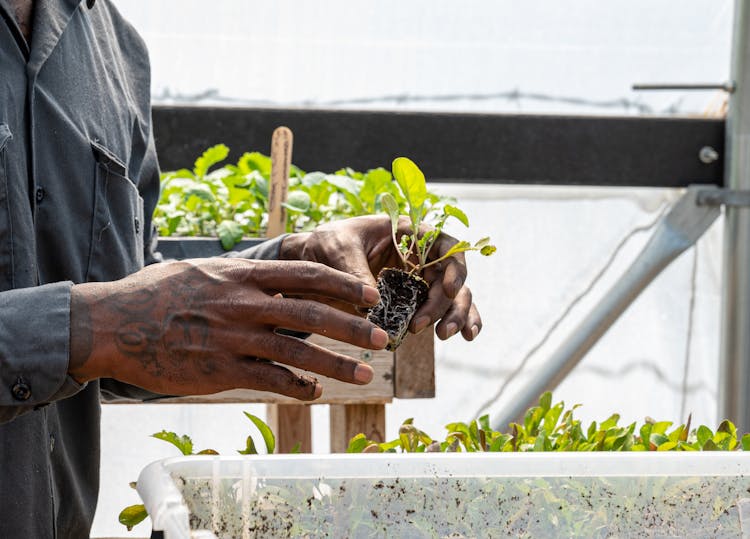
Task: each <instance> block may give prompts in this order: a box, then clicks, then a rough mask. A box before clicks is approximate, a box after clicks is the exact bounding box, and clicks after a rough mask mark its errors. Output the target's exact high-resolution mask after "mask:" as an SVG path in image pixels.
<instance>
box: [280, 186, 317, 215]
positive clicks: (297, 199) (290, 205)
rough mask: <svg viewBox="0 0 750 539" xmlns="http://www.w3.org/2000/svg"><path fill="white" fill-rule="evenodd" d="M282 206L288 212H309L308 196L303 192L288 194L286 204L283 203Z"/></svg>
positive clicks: (309, 202)
mask: <svg viewBox="0 0 750 539" xmlns="http://www.w3.org/2000/svg"><path fill="white" fill-rule="evenodd" d="M282 206H284V207H285V208H286V209H288V210H290V211H294V212H299V213H305V212H307V211H309V210H310V206H311V201H310V195H308V194H307V193H305V192H304V191H292V192H290V193H289V195H288V196H287V200H286V202H284V203H283V204H282Z"/></svg>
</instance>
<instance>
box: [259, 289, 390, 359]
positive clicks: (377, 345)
mask: <svg viewBox="0 0 750 539" xmlns="http://www.w3.org/2000/svg"><path fill="white" fill-rule="evenodd" d="M260 319H261V321H262V322H263V323H265V324H267V325H269V326H272V327H274V328H276V327H281V328H285V329H292V330H295V331H304V332H308V333H317V334H319V335H325V336H326V337H329V338H331V339H335V340H337V341H342V342H347V343H349V344H353V345H355V346H359V347H361V348H370V349H374V350H379V349H381V348H384V347H385V345H386V344H388V334H387V333H386V332H385V331H384V330H382V329H381V328H379V327H378V326H376V325H375V324H373V323H372V322H368V321H367V320H365V319H364V318H361V317H359V316H354V315H351V314H348V313H345V312H343V311H340V310H338V309H335V308H334V307H331V306H329V305H326V304H324V303H320V302H317V301H310V300H307V299H296V298H284V297H279V296H275V297H273V298H271V300H270V301H269V302H268V303H267V304H266V306H265V309H264V312H263V313H262V314H261V316H260Z"/></svg>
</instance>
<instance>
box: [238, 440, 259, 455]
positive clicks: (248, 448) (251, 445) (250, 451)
mask: <svg viewBox="0 0 750 539" xmlns="http://www.w3.org/2000/svg"><path fill="white" fill-rule="evenodd" d="M237 452H238V453H239V454H240V455H257V454H258V450H257V449H256V447H255V440H253V437H252V436H248V437H247V440H245V449H238V450H237Z"/></svg>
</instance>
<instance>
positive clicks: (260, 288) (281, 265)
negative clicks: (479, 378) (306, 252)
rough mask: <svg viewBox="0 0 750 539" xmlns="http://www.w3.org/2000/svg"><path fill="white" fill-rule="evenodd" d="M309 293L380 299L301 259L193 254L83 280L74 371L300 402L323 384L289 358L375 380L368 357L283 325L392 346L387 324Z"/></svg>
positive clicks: (329, 372)
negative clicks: (114, 277) (113, 277)
mask: <svg viewBox="0 0 750 539" xmlns="http://www.w3.org/2000/svg"><path fill="white" fill-rule="evenodd" d="M306 295H310V296H311V297H316V296H317V297H319V296H327V297H329V298H332V299H334V300H336V301H338V302H341V301H343V302H346V303H350V304H352V305H355V306H360V307H368V306H372V305H374V304H375V303H377V301H378V293H377V290H376V289H375V288H373V287H371V286H367V285H365V284H363V283H362V282H361V281H360V280H359V279H357V278H356V277H353V276H351V275H348V274H346V273H343V272H340V271H337V270H334V269H331V268H329V267H327V266H325V265H322V264H317V263H313V262H297V261H258V260H242V259H238V258H231V259H225V258H215V259H199V260H187V261H182V262H169V263H163V264H154V265H151V266H148V267H146V268H144V269H143V270H141V271H139V272H137V273H135V274H133V275H131V276H129V277H126V278H124V279H122V280H119V281H114V282H108V283H86V284H80V285H75V286H74V287H73V289H72V293H71V307H70V309H71V330H70V333H71V336H70V365H69V373H70V375H71V376H72V377H73V378H74V379H76V380H78V381H79V382H85V381H88V380H92V379H95V378H114V379H116V380H119V381H121V382H126V383H129V384H132V385H136V386H139V387H142V388H144V389H147V390H149V391H153V392H155V393H160V394H165V395H201V394H210V393H217V392H219V391H224V390H227V389H236V388H249V389H259V390H264V391H272V392H274V393H280V394H283V395H288V396H291V397H295V398H297V399H301V400H312V399H315V398H317V397H319V396H320V394H321V391H322V389H321V387H320V384H319V383H318V382H317V380H315V379H314V378H313V377H311V376H305V375H303V376H300V375H297V374H295V373H293V372H292V371H290V370H289V369H287V368H285V367H283V366H282V365H280V364H286V365H290V366H294V367H298V368H300V369H303V370H306V371H310V372H313V373H318V374H322V375H325V376H328V377H331V378H336V379H338V380H342V381H344V382H350V383H355V384H366V383H368V382H369V381H370V380H371V379H372V376H373V371H372V368H371V367H369V366H368V365H367V364H364V363H362V362H360V361H357V360H355V359H353V358H350V357H347V356H344V355H341V354H337V353H335V352H332V351H330V350H326V349H324V348H321V347H319V346H316V345H313V344H310V343H308V342H306V341H304V340H301V339H298V338H295V337H290V336H287V335H282V334H279V333H278V332H277V330H278V329H280V328H284V329H291V330H296V331H301V332H305V333H318V334H321V335H325V336H327V337H330V338H332V339H336V340H339V341H344V342H347V343H350V344H353V345H356V346H360V347H363V348H369V349H373V350H377V349H381V348H383V347H384V346H385V345H386V342H387V340H388V337H387V335H386V333H385V332H384V331H383V330H382V329H380V328H378V327H377V326H375V325H374V324H372V323H370V322H367V321H366V320H365V319H364V318H361V317H359V316H357V315H353V314H348V313H345V312H342V311H340V310H337V309H335V308H333V307H330V306H328V305H325V304H323V303H320V302H318V301H314V300H311V299H304V296H306ZM285 296H294V298H291V297H285Z"/></svg>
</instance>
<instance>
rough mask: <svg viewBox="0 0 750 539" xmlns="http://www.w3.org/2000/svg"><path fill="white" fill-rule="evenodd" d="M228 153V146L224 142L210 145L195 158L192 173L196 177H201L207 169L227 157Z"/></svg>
mask: <svg viewBox="0 0 750 539" xmlns="http://www.w3.org/2000/svg"><path fill="white" fill-rule="evenodd" d="M228 155H229V148H227V147H226V146H225V145H224V144H217V145H216V146H211V147H210V148H209V149H207V150H206V151H205V152H203V155H201V156H200V157H199V158H198V159H196V160H195V167H194V168H193V174H195V177H196V178H202V177H204V176H205V175H206V173H207V172H208V169H209V168H211V167H212V166H214V165H215V164H216V163H219V162H221V161H223V160H224V159H226V158H227V156H228Z"/></svg>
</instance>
